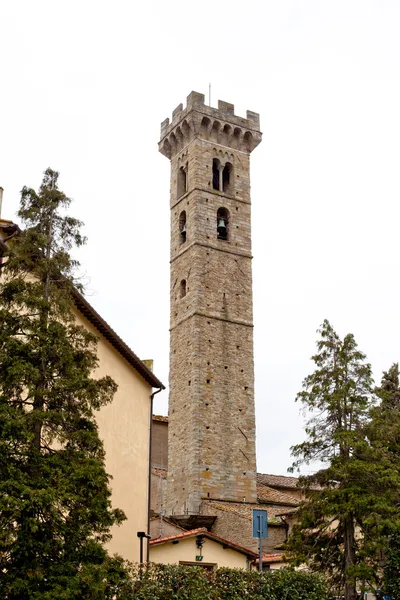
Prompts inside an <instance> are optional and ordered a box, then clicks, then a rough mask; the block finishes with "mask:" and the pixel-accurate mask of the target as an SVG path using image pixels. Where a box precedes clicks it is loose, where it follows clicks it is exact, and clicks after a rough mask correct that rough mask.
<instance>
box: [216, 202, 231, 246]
mask: <svg viewBox="0 0 400 600" xmlns="http://www.w3.org/2000/svg"><path fill="white" fill-rule="evenodd" d="M217 238H218V239H219V240H228V239H229V211H228V210H227V209H226V208H219V209H218V212H217Z"/></svg>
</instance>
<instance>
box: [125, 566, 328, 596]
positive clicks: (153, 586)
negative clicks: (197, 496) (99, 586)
mask: <svg viewBox="0 0 400 600" xmlns="http://www.w3.org/2000/svg"><path fill="white" fill-rule="evenodd" d="M132 575H133V580H134V591H133V593H128V594H123V595H121V596H117V598H118V600H243V599H245V600H326V599H327V598H328V594H327V589H326V585H325V583H324V581H323V580H322V578H320V577H318V576H317V575H314V574H312V573H307V572H304V571H294V570H293V569H282V570H280V571H266V572H263V573H259V572H258V571H242V570H239V569H217V570H216V571H212V572H209V571H206V570H205V569H204V568H202V567H183V566H177V565H155V564H153V565H150V566H149V567H147V568H143V571H142V572H141V570H140V568H139V567H135V568H134V570H133V573H132Z"/></svg>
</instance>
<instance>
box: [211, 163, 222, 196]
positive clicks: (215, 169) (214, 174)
mask: <svg viewBox="0 0 400 600" xmlns="http://www.w3.org/2000/svg"><path fill="white" fill-rule="evenodd" d="M220 170H221V163H220V162H219V160H218V158H214V159H213V168H212V182H213V189H214V190H219V189H220V185H219V177H220V175H219V173H220Z"/></svg>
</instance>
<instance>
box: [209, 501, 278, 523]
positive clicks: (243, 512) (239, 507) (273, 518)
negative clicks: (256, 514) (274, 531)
mask: <svg viewBox="0 0 400 600" xmlns="http://www.w3.org/2000/svg"><path fill="white" fill-rule="evenodd" d="M203 503H204V504H209V505H210V507H211V508H210V510H214V509H216V510H223V511H226V512H230V513H232V514H235V515H237V516H239V517H242V518H243V519H247V520H248V521H251V520H252V518H253V510H254V509H255V508H258V509H263V508H264V507H263V505H262V504H258V503H257V504H256V503H251V502H224V501H223V500H212V499H208V498H206V499H203ZM265 510H266V511H267V513H268V523H269V525H278V526H283V523H282V521H281V520H280V519H279V518H278V517H277V513H279V512H282V506H265Z"/></svg>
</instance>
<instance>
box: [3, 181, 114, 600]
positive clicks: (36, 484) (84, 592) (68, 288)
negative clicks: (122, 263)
mask: <svg viewBox="0 0 400 600" xmlns="http://www.w3.org/2000/svg"><path fill="white" fill-rule="evenodd" d="M57 180H58V173H56V172H54V171H52V170H51V169H48V170H47V171H46V172H45V174H44V178H43V182H42V184H41V187H40V189H39V192H38V193H37V192H35V191H34V190H33V189H29V188H26V187H24V188H23V190H22V192H21V204H20V208H19V212H18V216H19V218H20V220H21V223H22V228H21V231H20V233H19V235H17V236H15V237H14V238H13V239H12V240H10V242H9V251H8V256H7V257H6V260H4V259H3V264H2V269H1V279H0V475H1V476H0V574H1V575H0V597H1V598H4V599H5V600H17V599H18V600H25V599H35V600H36V599H39V598H40V599H41V600H63V599H65V600H66V599H72V598H74V599H75V598H77V599H78V598H79V599H92V598H93V599H96V600H97V599H99V600H100V599H103V598H107V597H110V598H111V597H112V595H111V596H110V595H109V594H110V593H111V592H110V589H111V588H110V586H108V583H107V581H108V577H109V576H110V577H111V579H112V576H111V575H110V573H111V574H112V573H114V574H115V572H117V571H118V569H119V566H118V565H119V564H120V563H119V562H118V560H117V561H116V562H115V561H113V559H110V558H109V557H108V556H107V553H106V551H105V549H104V543H105V542H106V541H107V540H109V539H110V528H111V526H112V525H114V524H118V523H120V522H121V521H122V520H123V519H124V515H123V513H122V512H121V511H120V510H118V509H112V507H111V501H110V496H111V492H110V487H109V477H108V475H107V474H106V472H105V467H104V449H103V445H102V442H101V440H100V439H99V435H98V430H97V425H96V421H95V411H96V410H98V409H99V408H100V407H102V406H103V405H105V404H106V403H108V402H110V401H111V399H112V397H113V394H114V393H115V391H116V387H117V386H116V384H115V383H114V381H113V380H112V379H111V378H110V377H103V378H100V379H96V378H95V377H93V371H94V370H95V369H96V367H97V365H98V359H97V355H96V345H97V340H96V337H95V336H94V335H93V334H92V333H89V332H88V331H87V330H86V329H85V328H84V327H82V326H80V325H78V324H77V322H76V320H75V317H74V304H73V295H74V290H81V286H80V284H79V283H78V282H77V281H76V280H75V278H74V277H75V272H76V269H77V267H78V263H77V262H76V261H74V260H73V259H72V258H71V256H70V251H71V250H72V248H73V247H79V246H81V245H82V244H83V243H84V242H85V239H84V238H83V237H82V235H81V233H80V226H81V223H80V222H79V221H78V220H76V219H74V218H72V217H70V216H67V215H66V214H65V211H66V209H67V208H68V206H69V204H70V199H69V198H68V197H66V195H65V194H64V193H63V192H62V191H60V189H59V188H58V183H57ZM107 590H108V591H107ZM113 593H114V592H113Z"/></svg>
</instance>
